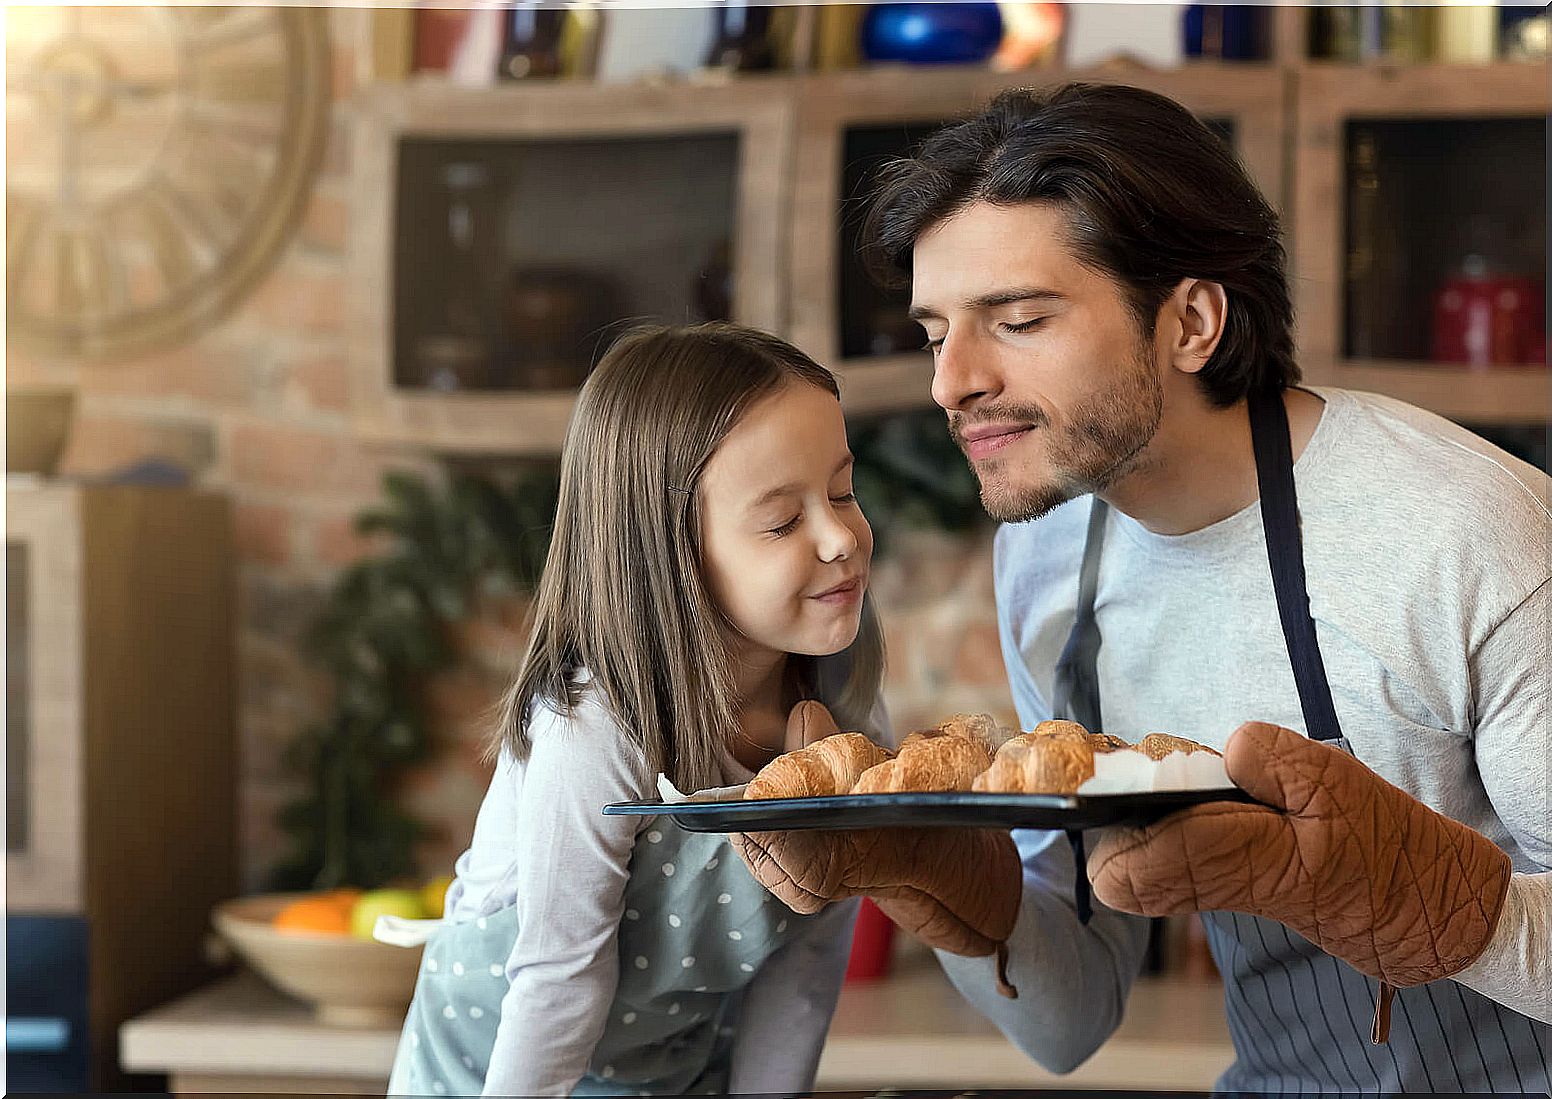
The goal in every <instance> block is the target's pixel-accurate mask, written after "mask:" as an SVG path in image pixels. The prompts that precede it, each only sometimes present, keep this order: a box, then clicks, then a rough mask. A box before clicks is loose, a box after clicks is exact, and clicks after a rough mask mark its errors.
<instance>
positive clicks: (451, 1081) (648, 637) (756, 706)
mask: <svg viewBox="0 0 1552 1099" xmlns="http://www.w3.org/2000/svg"><path fill="white" fill-rule="evenodd" d="M851 464H852V459H851V454H850V452H849V451H848V449H847V445H846V431H845V423H844V421H843V419H842V415H841V406H840V402H839V399H838V390H837V387H836V383H835V379H834V378H833V377H832V376H831V375H830V373H829V372H828V371H826V370H824V369H823V368H822V367H820V366H818V365H816V364H815V363H814V362H812V361H811V360H809V359H808V358H807V357H806V356H805V355H803V354H802V353H801V352H800V351H798V350H797V349H796V348H793V347H791V346H789V345H788V344H786V343H784V342H782V341H781V340H778V339H776V338H775V337H773V336H769V335H766V334H764V333H761V332H756V331H752V330H749V329H745V328H740V327H737V326H733V325H702V326H699V327H694V328H655V329H647V330H641V331H637V332H634V333H632V334H630V335H627V336H625V337H623V338H622V339H620V340H619V341H618V342H617V343H616V344H615V345H614V347H613V348H612V349H611V350H610V351H609V353H608V354H607V355H605V356H604V359H603V361H602V362H600V363H599V365H598V367H597V369H596V370H594V372H593V374H592V376H591V377H590V378H589V379H588V381H587V384H586V385H584V386H583V388H582V392H581V395H580V397H579V399H578V402H577V408H576V413H575V416H574V418H573V420H572V424H571V428H570V431H569V433H568V435H567V439H566V446H565V451H564V454H563V456H562V459H561V489H560V500H559V506H558V510H557V514H556V517H555V527H554V533H553V538H552V541H551V545H550V551H549V558H548V560H547V561H546V565H545V570H544V575H543V578H542V580H541V582H540V585H539V590H538V593H537V595H536V600H535V622H534V631H533V636H532V640H531V641H530V643H529V647H528V651H527V653H526V655H525V656H524V659H523V663H522V668H521V670H520V672H519V673H518V676H517V679H516V681H515V683H514V685H513V686H512V688H511V690H510V691H509V693H508V695H507V697H506V699H505V701H504V703H503V716H502V721H501V728H500V744H499V762H498V766H497V769H496V773H495V777H494V779H493V781H492V782H491V786H490V790H489V792H488V793H487V794H486V797H485V801H484V804H483V805H482V806H481V808H480V812H479V818H478V821H477V823H476V825H475V831H474V840H473V843H472V845H471V846H470V848H469V850H468V851H467V852H465V853H464V854H463V856H462V857H460V858H459V860H458V863H457V868H456V869H457V878H456V880H455V881H454V883H453V885H452V887H451V888H450V889H449V890H448V894H447V908H446V918H445V921H444V923H443V924H442V925H441V926H440V927H439V928H438V929H437V930H436V931H435V932H434V933H433V935H432V937H431V938H430V940H429V942H428V943H427V945H426V950H425V955H424V958H423V960H422V963H421V972H420V977H419V981H418V984H417V988H416V992H415V999H414V1002H413V1003H412V1004H411V1005H410V1010H409V1016H408V1018H407V1019H406V1021H405V1025H404V1033H403V1036H402V1038H401V1040H400V1044H399V1050H398V1056H397V1058H396V1060H395V1064H394V1069H393V1077H392V1080H391V1081H390V1084H389V1091H390V1093H391V1094H415V1095H426V1094H486V1095H566V1094H584V1095H587V1094H594V1095H596V1094H618V1093H626V1094H642V1095H649V1094H683V1093H686V1092H701V1093H727V1092H738V1093H746V1092H784V1093H793V1092H804V1091H807V1090H809V1089H810V1088H811V1087H812V1085H813V1078H814V1072H815V1068H816V1065H817V1063H818V1060H819V1051H820V1047H821V1046H822V1044H823V1042H824V1037H825V1032H826V1030H827V1028H828V1026H829V1022H830V1015H831V1013H832V1012H833V1010H834V1007H835V999H836V996H837V995H838V993H839V990H840V982H841V978H842V975H843V972H844V970H845V965H846V956H847V952H848V950H849V948H850V941H851V928H852V922H853V919H854V916H855V912H856V909H855V904H854V903H845V904H837V905H831V906H830V907H829V908H827V909H825V910H824V911H822V912H820V913H819V914H817V915H814V916H798V915H795V914H793V913H792V912H791V911H789V910H788V909H787V908H786V907H785V906H784V905H782V904H781V903H780V902H779V901H777V900H776V899H775V898H773V897H772V896H771V895H770V894H769V893H767V892H766V891H765V890H764V889H763V888H762V887H761V886H760V885H759V883H758V882H756V881H755V880H754V879H753V878H752V877H751V876H750V874H749V871H748V870H747V869H746V868H745V866H744V864H743V863H742V862H741V861H740V860H739V858H738V857H737V855H736V854H735V853H734V852H733V851H732V849H731V848H730V847H729V845H728V842H727V839H726V837H723V836H720V835H704V834H696V833H689V832H684V831H682V830H681V829H679V828H678V827H677V826H675V825H674V824H673V823H672V822H671V821H667V820H663V819H661V818H639V817H606V816H604V815H603V814H602V813H601V812H600V810H601V808H602V806H604V805H606V804H608V803H609V802H616V801H630V800H636V799H643V798H652V797H656V796H657V786H656V778H657V775H658V774H659V773H662V774H666V775H667V776H668V777H669V779H671V780H672V781H673V783H674V784H675V785H676V786H677V787H678V788H679V789H681V790H684V791H687V792H688V791H692V790H698V789H703V788H707V787H713V786H722V785H729V784H735V783H739V782H744V781H747V780H748V779H749V778H751V777H752V775H753V772H754V771H756V770H757V769H758V768H760V767H761V766H763V765H764V764H765V763H767V762H768V761H769V760H771V759H772V758H774V757H775V756H776V755H777V754H778V753H779V752H780V751H781V750H782V741H783V736H784V733H785V727H786V718H787V714H788V711H789V710H790V709H791V707H792V706H793V705H794V704H795V703H796V702H797V701H799V700H801V699H804V698H817V699H819V700H820V701H822V702H824V703H825V704H826V705H828V706H829V707H830V708H831V710H832V711H833V713H834V714H835V717H836V719H837V720H838V722H839V723H840V725H841V727H842V728H843V729H862V730H864V731H867V732H868V733H869V734H870V735H872V736H873V737H874V738H875V739H878V740H880V741H884V740H885V739H886V738H887V735H888V730H886V729H885V728H883V727H882V721H883V719H882V709H881V708H880V707H878V706H877V695H878V686H879V679H880V674H881V671H882V665H883V646H882V641H881V638H880V631H879V628H878V625H877V622H876V620H875V619H874V618H873V615H872V612H871V609H870V607H869V606H868V604H867V603H866V602H865V600H864V593H865V591H866V588H867V581H868V565H869V560H870V558H871V555H872V548H873V538H872V532H871V531H870V529H869V528H868V524H867V521H866V520H865V519H864V518H863V516H862V513H861V511H860V510H858V507H857V502H856V499H855V498H854V497H853V495H852V491H851Z"/></svg>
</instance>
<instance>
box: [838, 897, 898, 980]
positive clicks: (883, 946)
mask: <svg viewBox="0 0 1552 1099" xmlns="http://www.w3.org/2000/svg"><path fill="white" fill-rule="evenodd" d="M894 942H895V925H894V923H893V922H892V921H891V920H890V919H889V917H888V916H886V915H884V913H883V912H882V911H880V909H879V907H878V905H876V904H874V903H873V902H872V901H871V900H869V899H868V898H867V897H863V898H862V910H861V911H860V912H858V913H857V930H856V931H855V932H853V934H852V938H851V960H850V961H849V962H848V963H847V965H846V979H847V980H848V981H876V980H878V978H880V977H887V976H888V975H889V959H890V955H891V954H892V953H893V948H894Z"/></svg>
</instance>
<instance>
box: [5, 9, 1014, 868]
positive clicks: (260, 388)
mask: <svg viewBox="0 0 1552 1099" xmlns="http://www.w3.org/2000/svg"><path fill="white" fill-rule="evenodd" d="M329 18H330V21H331V34H332V37H333V40H334V54H335V56H334V65H335V70H334V71H335V79H334V96H335V100H334V104H333V119H332V124H331V131H330V135H329V143H328V148H327V151H326V153H325V156H324V161H323V164H322V167H321V170H320V172H319V175H318V177H317V180H316V184H315V186H314V190H313V193H312V195H311V197H310V199H309V201H308V205H307V208H306V211H305V214H304V216H303V219H302V223H301V225H300V227H299V229H298V231H297V232H296V234H295V236H294V237H293V239H292V240H291V241H290V242H289V243H288V244H287V245H286V247H285V249H284V251H283V253H282V255H281V256H280V257H279V259H278V261H277V262H276V264H275V265H274V267H273V269H272V270H271V271H270V273H269V274H268V275H267V276H266V277H265V278H264V280H263V281H262V282H261V283H260V284H259V285H258V286H257V287H256V288H255V290H254V291H253V292H252V293H251V294H250V295H249V296H248V298H247V299H246V300H245V301H244V302H243V303H242V304H241V305H240V306H239V307H238V308H237V309H236V310H235V311H234V312H233V313H232V314H230V315H229V316H228V317H227V318H226V319H224V320H223V321H222V322H221V323H220V324H219V325H217V326H216V327H215V328H214V329H212V330H210V331H208V332H206V333H205V334H204V335H202V336H200V337H199V338H198V339H196V340H195V341H194V342H192V343H190V344H188V345H185V346H183V347H180V348H177V349H174V350H171V351H168V352H165V353H160V354H154V355H148V356H146V357H144V358H141V359H136V360H134V361H127V362H119V363H111V364H107V365H102V366H92V367H81V368H76V367H71V366H67V365H63V364H56V363H49V362H42V361H38V360H36V359H29V358H27V357H26V356H24V355H22V354H20V353H17V352H12V353H11V354H10V355H9V356H8V370H9V377H10V380H11V381H12V382H13V383H26V382H32V381H50V380H69V381H72V382H73V383H74V384H75V385H76V387H77V391H78V416H77V420H76V423H75V426H74V429H73V434H72V438H71V442H70V445H69V447H68V450H67V452H66V455H65V458H64V462H63V469H64V472H66V473H76V474H95V473H104V472H108V471H111V470H115V469H120V468H122V467H124V466H126V465H129V464H132V463H134V462H137V461H140V460H142V459H147V458H160V459H163V460H165V461H169V462H173V463H175V464H177V465H179V466H181V467H183V468H184V469H186V470H188V471H189V473H190V474H191V475H192V476H193V477H195V478H196V479H197V480H198V481H199V482H200V483H202V484H204V485H206V486H209V487H211V488H215V489H218V490H220V491H223V492H224V493H226V494H227V495H228V497H229V498H230V499H231V501H232V506H233V514H234V523H235V535H236V546H237V553H238V555H239V560H238V562H237V568H236V573H237V578H238V586H239V594H238V614H239V625H238V636H237V639H236V641H237V644H236V652H237V660H238V683H239V691H238V698H239V703H238V705H239V712H238V736H239V738H240V747H241V759H242V763H241V778H240V783H239V787H240V788H239V790H238V791H237V798H238V804H239V806H240V828H241V835H240V843H241V850H242V868H243V878H244V881H245V882H246V883H247V885H248V886H249V887H250V888H254V887H257V886H258V884H259V882H260V880H261V878H262V876H263V873H264V871H265V869H266V868H267V867H268V866H270V865H271V864H272V863H273V862H274V861H275V859H276V858H277V856H278V855H279V854H280V852H281V851H282V850H283V848H284V837H283V836H282V835H281V834H280V832H279V831H278V829H277V828H276V827H275V824H274V816H275V812H276V810H277V808H278V807H279V806H280V805H281V804H282V803H283V802H284V801H285V800H286V798H287V797H288V795H289V793H290V787H289V782H290V780H289V779H288V777H287V776H286V775H285V773H284V772H283V770H282V768H281V765H280V757H281V752H282V750H283V749H284V747H285V745H286V744H287V743H288V741H289V740H290V739H291V737H292V736H293V735H294V734H295V733H296V731H297V730H298V728H300V727H301V726H302V725H303V724H305V723H307V722H308V721H309V720H311V719H312V718H314V717H315V716H316V715H318V714H319V713H320V712H321V710H322V709H323V707H324V706H325V705H326V703H327V698H328V691H329V684H328V683H327V681H325V680H324V679H322V678H321V677H319V676H318V675H317V674H316V673H314V672H312V671H310V670H309V668H308V667H307V664H306V662H305V659H304V658H303V655H302V653H301V651H300V647H299V640H300V637H301V634H302V632H303V631H304V629H305V628H306V626H307V624H308V623H309V621H310V620H311V618H312V616H313V614H314V613H315V611H316V610H317V608H318V606H319V604H320V602H321V599H322V597H323V593H324V592H325V591H326V590H327V586H328V584H329V582H330V580H331V578H332V577H333V576H334V575H335V574H336V573H337V571H338V570H339V569H340V568H341V566H343V565H346V564H348V563H350V562H351V561H354V560H356V559H357V558H359V557H360V556H361V555H363V554H365V553H368V552H370V551H371V548H372V547H371V546H370V544H368V543H367V542H365V541H363V540H362V539H361V538H359V537H358V536H357V535H356V534H355V533H354V531H353V529H352V526H351V520H352V518H353V516H354V515H355V514H356V513H357V512H359V511H360V510H362V509H363V508H364V507H366V506H367V505H369V504H371V503H372V502H373V501H374V500H375V498H376V495H377V491H378V486H379V484H380V482H381V476H382V474H383V472H384V471H385V470H386V469H388V468H393V467H400V468H410V469H418V470H422V471H426V470H429V469H430V468H431V467H432V463H431V462H430V461H429V460H428V459H426V458H425V457H424V456H423V455H421V454H418V453H416V452H414V451H411V450H401V451H394V450H392V449H387V450H385V449H383V448H381V447H372V448H368V447H366V446H363V445H362V444H361V443H359V442H358V441H357V439H356V438H355V435H354V433H353V431H352V428H351V425H350V421H349V414H348V412H349V410H348V402H349V395H348V388H349V387H348V384H347V377H346V373H345V340H346V334H345V330H344V318H343V311H344V297H345V284H344V268H345V259H344V248H345V240H346V235H347V233H348V231H349V205H348V196H349V171H350V161H349V133H350V122H351V119H350V104H349V99H350V96H351V94H352V92H353V91H354V81H355V75H356V72H357V57H358V53H357V45H358V44H359V43H361V42H363V41H364V40H365V37H364V36H365V32H366V24H365V18H366V16H365V13H364V12H363V11H361V10H359V9H357V10H351V9H331V11H330V13H329ZM990 559H991V555H990V546H989V544H988V543H987V542H986V541H985V540H984V539H979V540H974V539H973V540H969V541H964V540H956V539H951V538H947V537H945V536H940V535H935V534H928V533H922V534H910V535H906V536H904V537H901V538H897V553H896V556H895V559H894V560H892V561H890V562H887V563H885V564H883V565H881V566H880V568H879V569H878V572H877V580H876V585H875V594H876V597H877V599H878V603H879V607H880V611H881V613H882V615H883V617H884V619H885V623H886V628H887V631H888V638H889V643H890V647H891V671H890V678H889V682H888V700H889V704H890V707H891V710H892V712H893V714H894V716H895V720H896V723H897V724H898V725H900V726H902V727H910V726H912V725H916V724H927V723H930V722H932V721H935V720H937V718H938V717H941V716H943V715H944V714H947V713H951V712H954V711H956V710H962V709H987V710H991V711H993V712H997V713H999V714H1001V715H1002V716H1003V717H1004V718H1005V719H1009V720H1010V719H1011V717H1012V708H1011V704H1010V703H1009V702H1008V698H1007V690H1006V686H1005V685H1004V683H1003V680H1002V675H1001V665H1000V658H999V657H998V653H997V639H996V633H995V628H994V627H993V625H992V621H993V619H992V613H991V591H990V574H989V569H990ZM519 613H520V608H513V607H510V606H507V607H491V608H486V609H485V611H484V612H482V614H481V616H480V617H479V618H478V619H477V620H475V621H473V622H470V623H467V624H465V626H464V627H463V630H462V637H461V643H462V644H463V645H464V647H465V651H466V653H467V656H468V659H467V660H466V661H465V662H464V664H463V666H462V667H460V668H459V669H457V670H455V671H453V672H450V673H448V674H447V675H446V676H444V677H442V678H441V679H439V680H438V682H436V683H434V684H432V685H430V689H429V690H428V699H429V703H430V705H431V706H432V707H433V710H434V711H435V713H436V714H437V715H438V726H439V727H440V729H441V730H442V733H443V737H442V740H443V745H442V749H443V750H442V751H441V753H440V755H439V757H438V759H437V761H436V762H435V763H434V764H433V765H431V766H428V767H426V768H423V769H421V770H420V771H419V772H417V773H416V774H414V775H412V776H411V777H410V779H409V781H408V782H406V784H405V788H404V791H403V796H404V797H405V799H406V801H407V802H408V803H409V804H410V805H411V806H413V807H414V808H415V810H417V811H418V812H419V813H420V814H421V815H423V816H424V817H425V818H427V819H428V820H429V821H430V822H431V823H432V824H433V825H434V827H435V828H436V829H437V834H436V835H435V837H434V838H433V840H432V841H431V842H430V843H429V844H428V845H427V847H426V849H425V850H424V851H423V852H422V856H423V863H424V866H425V868H426V869H427V872H434V871H437V870H440V869H442V868H445V867H447V866H450V863H451V859H452V857H453V855H455V854H456V853H457V851H458V850H459V849H460V848H461V846H462V844H463V843H464V842H466V840H467V838H468V834H469V831H470V829H471V828H472V826H473V819H474V811H475V809H476V808H477V806H478V802H479V798H480V796H481V795H482V794H483V792H484V787H485V783H486V781H487V776H488V771H487V769H486V767H485V765H484V763H483V762H482V760H481V756H480V750H481V748H482V746H483V736H484V732H485V730H486V728H487V727H488V720H489V713H488V707H489V705H490V704H491V703H492V702H493V701H494V700H495V697H496V695H497V693H498V691H499V688H500V684H501V680H502V677H503V676H504V674H505V673H506V671H507V669H508V668H509V667H510V664H511V660H512V657H513V654H514V652H515V650H516V647H517V644H518V643H519V641H520V638H518V637H517V635H516V633H515V630H514V622H515V616H516V615H517V614H519Z"/></svg>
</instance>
